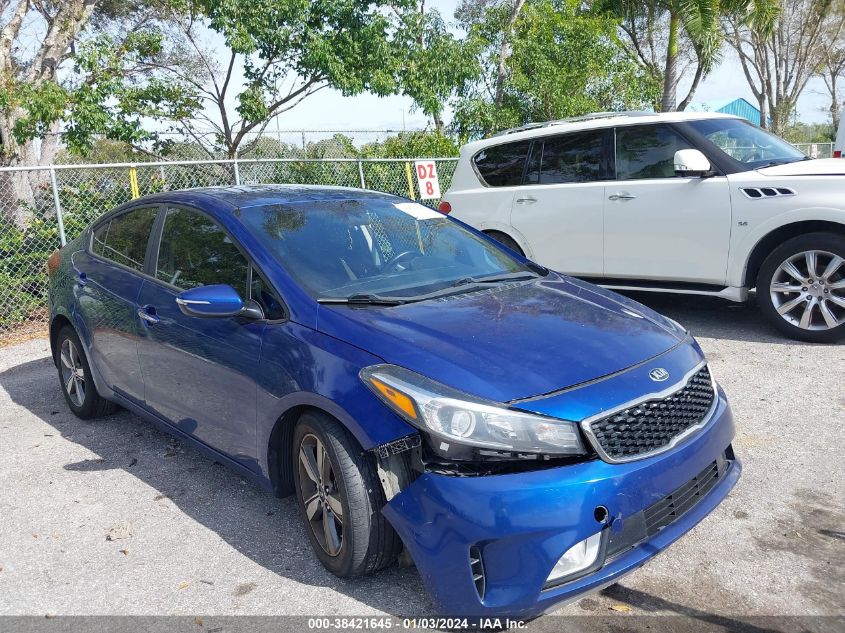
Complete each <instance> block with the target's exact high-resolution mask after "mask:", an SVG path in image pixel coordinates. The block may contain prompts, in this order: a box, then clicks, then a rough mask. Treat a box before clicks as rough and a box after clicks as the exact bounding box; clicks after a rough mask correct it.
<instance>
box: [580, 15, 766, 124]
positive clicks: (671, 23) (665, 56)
mask: <svg viewBox="0 0 845 633" xmlns="http://www.w3.org/2000/svg"><path fill="white" fill-rule="evenodd" d="M749 6H751V3H750V2H749V1H748V0H646V1H645V2H636V1H634V0H599V1H598V2H596V3H595V4H594V5H593V7H594V10H596V11H599V12H602V11H606V12H609V13H610V14H611V15H615V16H617V17H619V18H620V19H621V24H620V31H621V33H622V35H623V38H622V39H623V41H624V42H625V43H626V45H627V47H628V48H629V50H630V52H631V54H632V55H633V56H634V58H635V59H637V61H638V62H639V63H640V65H641V66H642V67H643V69H645V70H646V72H648V74H649V75H650V76H651V78H652V79H653V80H654V81H656V82H659V83H660V84H661V85H662V86H663V91H662V94H661V96H660V99H659V101H658V102H656V103H655V104H654V106H655V109H657V110H661V111H663V112H670V111H674V110H685V109H686V108H687V106H688V105H689V104H690V103H691V102H692V99H693V97H694V96H695V93H696V91H697V90H698V87H699V85H700V84H701V81H702V80H703V79H704V78H705V77H706V76H707V75H708V74H709V73H710V72H711V71H712V70H713V69H714V68H715V67H716V65H718V63H719V62H720V60H721V51H722V45H723V43H724V35H723V31H722V25H721V19H722V18H723V17H724V16H726V15H729V14H735V13H737V12H739V11H745V10H747V9H748V7H749ZM764 6H768V4H767V2H766V1H763V2H758V3H757V9H756V10H758V11H762V10H763V9H762V7H764ZM690 75H691V80H690V85H689V88H688V89H687V92H686V95H685V96H684V97H683V99H681V101H680V103H678V87H679V85H680V83H681V82H682V81H685V80H686V79H687V78H689V77H690Z"/></svg>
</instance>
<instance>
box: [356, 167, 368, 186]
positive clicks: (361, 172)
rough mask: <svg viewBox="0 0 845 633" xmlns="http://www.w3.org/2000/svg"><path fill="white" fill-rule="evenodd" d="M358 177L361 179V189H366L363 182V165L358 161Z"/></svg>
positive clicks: (365, 184)
mask: <svg viewBox="0 0 845 633" xmlns="http://www.w3.org/2000/svg"><path fill="white" fill-rule="evenodd" d="M358 177H359V178H360V179H361V189H366V188H367V183H366V182H364V163H362V162H361V161H360V160H359V161H358Z"/></svg>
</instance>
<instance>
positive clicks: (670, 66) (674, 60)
mask: <svg viewBox="0 0 845 633" xmlns="http://www.w3.org/2000/svg"><path fill="white" fill-rule="evenodd" d="M678 27H679V21H678V16H677V15H675V14H674V13H670V14H669V43H668V44H667V46H666V70H665V71H664V73H663V99H662V100H661V102H660V110H661V111H662V112H674V110H675V108H676V107H677V100H678V98H677V94H676V91H677V89H678Z"/></svg>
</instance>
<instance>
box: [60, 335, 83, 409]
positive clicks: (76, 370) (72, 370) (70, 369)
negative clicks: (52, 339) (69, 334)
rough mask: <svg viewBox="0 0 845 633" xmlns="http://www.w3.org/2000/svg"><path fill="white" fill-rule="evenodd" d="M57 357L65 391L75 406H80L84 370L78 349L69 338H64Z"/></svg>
mask: <svg viewBox="0 0 845 633" xmlns="http://www.w3.org/2000/svg"><path fill="white" fill-rule="evenodd" d="M59 359H60V362H61V368H62V384H63V385H64V388H65V393H66V394H67V395H68V398H70V399H71V400H72V401H73V403H74V404H76V406H78V407H81V406H82V403H83V402H85V370H84V369H83V368H82V358H81V357H80V355H79V350H77V349H76V345H74V344H73V341H71V340H70V339H65V341H64V343H62V348H61V351H60V354H59Z"/></svg>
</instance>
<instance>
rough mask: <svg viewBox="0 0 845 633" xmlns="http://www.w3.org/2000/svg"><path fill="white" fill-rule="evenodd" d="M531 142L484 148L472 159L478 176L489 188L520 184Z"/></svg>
mask: <svg viewBox="0 0 845 633" xmlns="http://www.w3.org/2000/svg"><path fill="white" fill-rule="evenodd" d="M530 147H531V141H518V142H515V143H503V144H502V145H493V146H492V147H485V148H484V149H483V150H481V151H480V152H478V153H477V154H476V155H475V156H474V157H473V159H472V160H473V163H474V164H475V168H476V170H478V174H479V175H480V176H481V179H482V180H483V181H484V183H485V184H487V185H489V186H491V187H512V186H515V185H520V184H522V173H523V171H524V170H525V160H526V158H527V157H528V150H529V148H530Z"/></svg>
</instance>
